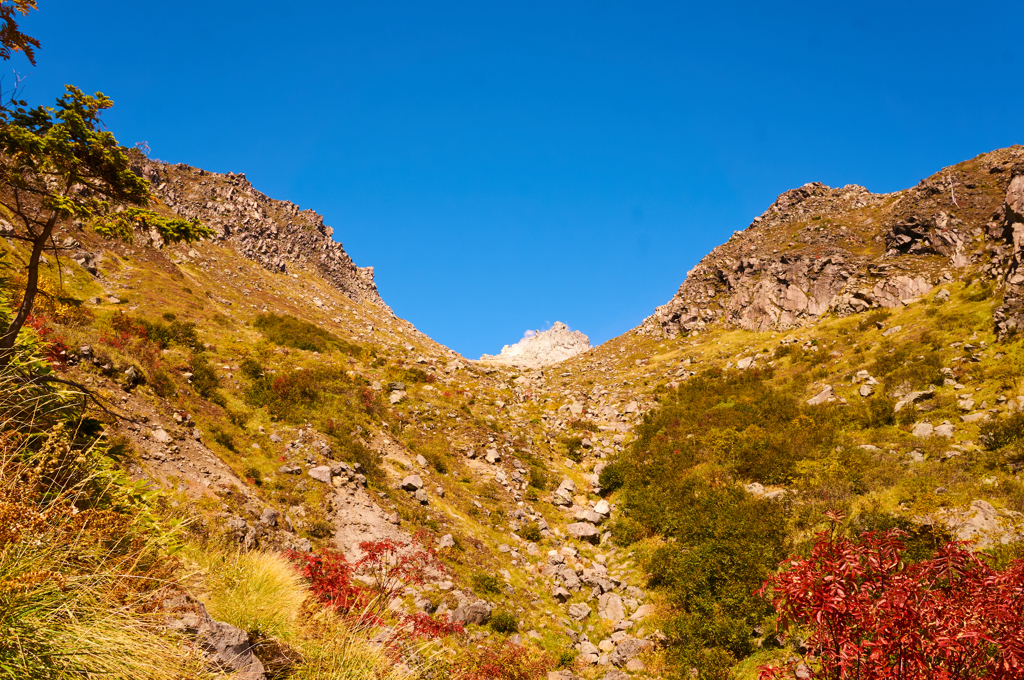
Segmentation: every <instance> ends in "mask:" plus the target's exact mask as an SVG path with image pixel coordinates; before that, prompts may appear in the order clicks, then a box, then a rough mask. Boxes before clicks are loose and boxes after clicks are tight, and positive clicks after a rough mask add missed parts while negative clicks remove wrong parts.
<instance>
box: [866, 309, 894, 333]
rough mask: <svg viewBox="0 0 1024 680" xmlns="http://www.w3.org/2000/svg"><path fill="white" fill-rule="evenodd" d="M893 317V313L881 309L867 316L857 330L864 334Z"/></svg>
mask: <svg viewBox="0 0 1024 680" xmlns="http://www.w3.org/2000/svg"><path fill="white" fill-rule="evenodd" d="M890 316H892V312H890V311H889V310H888V309H879V310H877V311H874V312H871V313H870V314H868V315H866V316H865V317H864V318H863V319H861V320H860V322H859V323H858V324H857V330H859V331H861V332H863V331H866V330H869V329H872V328H874V327H875V325H876V324H879V323H884V322H885V320H886V319H888V318H889V317H890Z"/></svg>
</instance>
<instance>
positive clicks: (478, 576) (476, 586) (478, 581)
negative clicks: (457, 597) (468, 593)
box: [470, 571, 501, 595]
mask: <svg viewBox="0 0 1024 680" xmlns="http://www.w3.org/2000/svg"><path fill="white" fill-rule="evenodd" d="M470 580H471V581H472V583H473V591H474V592H476V594H477V595H497V594H498V593H500V592H501V579H499V578H498V577H497V576H494V575H493V574H485V573H483V572H479V571H478V572H477V573H475V574H473V576H472V577H471V579H470Z"/></svg>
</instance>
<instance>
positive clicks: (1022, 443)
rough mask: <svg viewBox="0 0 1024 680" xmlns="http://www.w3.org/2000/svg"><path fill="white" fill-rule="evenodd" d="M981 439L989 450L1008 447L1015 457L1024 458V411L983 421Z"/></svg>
mask: <svg viewBox="0 0 1024 680" xmlns="http://www.w3.org/2000/svg"><path fill="white" fill-rule="evenodd" d="M979 435H980V436H979V440H980V441H981V443H982V446H984V447H985V448H986V449H987V450H989V451H999V450H1001V449H1004V448H1006V449H1008V452H1009V453H1010V454H1011V456H1012V457H1013V458H1015V459H1020V458H1024V412H1021V411H1016V412H1014V413H1011V414H1010V415H1007V416H1004V417H1002V418H999V419H997V420H992V421H989V422H987V423H983V424H982V426H981V428H980V433H979Z"/></svg>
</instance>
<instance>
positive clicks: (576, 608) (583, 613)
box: [569, 602, 591, 621]
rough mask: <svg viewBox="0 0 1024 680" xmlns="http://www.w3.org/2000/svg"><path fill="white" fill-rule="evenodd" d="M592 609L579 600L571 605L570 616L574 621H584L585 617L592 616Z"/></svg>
mask: <svg viewBox="0 0 1024 680" xmlns="http://www.w3.org/2000/svg"><path fill="white" fill-rule="evenodd" d="M590 611H591V610H590V607H588V606H587V605H585V604H583V603H582V602H577V603H576V604H571V605H569V617H570V618H571V619H572V620H573V621H582V620H583V619H585V618H587V617H588V616H590Z"/></svg>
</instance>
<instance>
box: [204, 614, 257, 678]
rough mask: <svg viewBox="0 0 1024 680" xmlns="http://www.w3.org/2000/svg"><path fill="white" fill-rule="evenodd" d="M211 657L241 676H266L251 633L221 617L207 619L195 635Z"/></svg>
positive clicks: (236, 675)
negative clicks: (255, 650)
mask: <svg viewBox="0 0 1024 680" xmlns="http://www.w3.org/2000/svg"><path fill="white" fill-rule="evenodd" d="M196 641H197V642H198V644H199V647H200V648H201V649H202V650H203V651H204V652H206V655H207V657H208V658H209V659H210V661H211V662H212V663H213V664H214V665H216V666H218V667H219V668H222V669H224V670H227V671H231V672H233V673H234V675H233V676H232V677H234V678H238V679H239V680H265V678H266V677H267V676H266V671H265V669H264V668H263V664H262V663H260V660H259V659H257V658H256V655H255V654H253V651H252V650H253V645H252V643H251V642H250V641H249V634H248V633H246V632H245V631H244V630H242V629H241V628H236V627H235V626H232V625H230V624H227V623H223V622H222V621H212V620H210V621H205V622H204V623H203V624H202V626H200V628H199V633H198V635H197V636H196Z"/></svg>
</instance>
